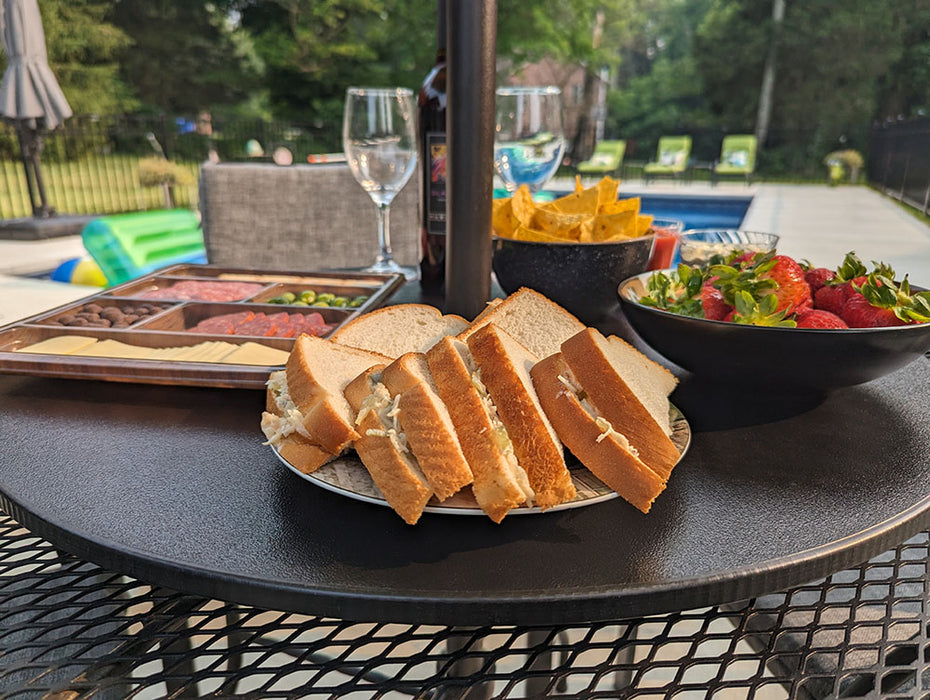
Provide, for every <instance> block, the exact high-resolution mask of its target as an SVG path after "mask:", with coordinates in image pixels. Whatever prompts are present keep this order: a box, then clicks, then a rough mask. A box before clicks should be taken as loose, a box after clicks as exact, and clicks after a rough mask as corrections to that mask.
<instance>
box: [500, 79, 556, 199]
mask: <svg viewBox="0 0 930 700" xmlns="http://www.w3.org/2000/svg"><path fill="white" fill-rule="evenodd" d="M495 111H496V125H495V131H494V169H495V170H496V171H497V174H498V176H499V177H500V178H501V180H503V182H504V186H505V187H506V188H507V191H508V192H514V191H516V189H517V188H518V187H519V186H520V185H526V186H527V187H529V188H530V192H538V191H539V190H540V189H542V188H543V186H544V185H545V184H546V183H547V182H548V181H549V179H550V178H551V177H552V176H553V175H554V174H555V171H556V170H558V167H559V164H560V163H561V162H562V155H563V154H564V153H565V139H564V137H563V135H562V91H561V90H559V89H558V88H557V87H552V86H547V87H503V88H498V89H497V95H496V100H495Z"/></svg>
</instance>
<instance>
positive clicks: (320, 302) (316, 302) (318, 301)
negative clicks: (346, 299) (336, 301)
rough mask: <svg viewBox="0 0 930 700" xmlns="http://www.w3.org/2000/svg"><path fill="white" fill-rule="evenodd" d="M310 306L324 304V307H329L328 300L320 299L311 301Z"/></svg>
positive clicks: (321, 306) (322, 305)
mask: <svg viewBox="0 0 930 700" xmlns="http://www.w3.org/2000/svg"><path fill="white" fill-rule="evenodd" d="M310 306H317V307H319V308H323V307H324V306H325V307H327V308H328V307H329V302H326V301H320V300H319V299H317V300H316V301H315V302H313V303H312V304H310Z"/></svg>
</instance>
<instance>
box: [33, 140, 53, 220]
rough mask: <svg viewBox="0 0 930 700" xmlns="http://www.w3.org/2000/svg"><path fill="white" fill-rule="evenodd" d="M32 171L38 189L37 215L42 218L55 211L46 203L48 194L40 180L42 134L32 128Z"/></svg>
mask: <svg viewBox="0 0 930 700" xmlns="http://www.w3.org/2000/svg"><path fill="white" fill-rule="evenodd" d="M32 143H33V148H32V153H31V156H32V171H33V173H32V174H33V175H34V176H35V179H36V189H37V190H38V191H39V203H40V204H39V212H38V214H37V216H41V217H42V218H43V219H44V218H47V217H49V216H52V215H53V214H54V213H55V210H54V209H52V207H50V206H49V204H48V195H46V194H45V183H44V182H43V181H42V164H41V158H42V147H43V145H44V143H43V140H42V134H40V133H39V132H38V131H37V130H35V129H33V131H32Z"/></svg>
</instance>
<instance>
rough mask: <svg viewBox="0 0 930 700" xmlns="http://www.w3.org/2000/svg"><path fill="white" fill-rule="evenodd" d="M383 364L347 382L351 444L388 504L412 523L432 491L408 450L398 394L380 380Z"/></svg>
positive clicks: (418, 516)
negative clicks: (352, 431)
mask: <svg viewBox="0 0 930 700" xmlns="http://www.w3.org/2000/svg"><path fill="white" fill-rule="evenodd" d="M384 367H385V365H376V366H374V367H371V368H368V369H366V370H364V371H363V372H362V373H361V374H360V375H359V376H358V377H356V378H355V379H354V380H352V381H351V382H349V384H348V385H347V386H346V388H345V397H346V399H347V400H348V403H349V405H350V406H351V408H352V409H353V410H354V411H355V412H356V414H357V418H356V421H355V422H356V426H357V429H358V437H356V439H355V443H354V447H355V451H356V452H357V453H358V456H359V458H360V459H361V460H362V464H364V465H365V468H366V469H367V470H368V473H369V474H371V478H372V480H373V481H374V482H375V485H376V486H377V487H378V489H379V490H380V491H381V494H382V495H383V496H384V499H385V500H386V501H387V502H388V504H389V505H390V506H391V507H392V508H393V509H394V510H395V511H396V512H397V513H398V515H400V517H402V518H403V519H404V521H405V522H406V523H408V524H410V525H413V524H415V523H416V522H417V521H418V520H419V519H420V515H421V514H422V513H423V508H425V507H426V504H427V503H428V502H429V499H430V498H431V497H432V495H433V489H432V487H430V485H429V482H428V481H427V480H426V476H425V475H424V474H423V471H422V470H421V469H420V466H419V464H418V463H417V461H416V459H415V458H414V457H413V454H412V453H411V452H410V449H409V447H408V445H407V437H406V434H405V433H404V430H403V428H402V427H401V425H400V421H399V413H400V408H399V405H398V404H399V398H400V397H399V396H398V397H397V398H395V399H392V398H391V395H390V393H389V392H388V390H387V387H385V385H384V384H383V383H382V382H381V381H380V380H381V373H382V371H383V370H384Z"/></svg>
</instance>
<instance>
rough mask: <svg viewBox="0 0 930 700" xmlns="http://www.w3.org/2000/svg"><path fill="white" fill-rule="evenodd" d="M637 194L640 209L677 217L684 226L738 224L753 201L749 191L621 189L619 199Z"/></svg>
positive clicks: (662, 215)
mask: <svg viewBox="0 0 930 700" xmlns="http://www.w3.org/2000/svg"><path fill="white" fill-rule="evenodd" d="M629 197H639V198H640V199H641V202H642V203H641V205H640V209H641V211H642V212H643V213H645V214H652V215H653V216H655V217H656V218H658V219H678V220H680V221H683V222H684V224H685V229H686V230H687V229H691V228H739V227H740V224H741V223H742V222H743V217H745V216H746V211H747V210H748V209H749V205H750V203H751V202H752V196H751V195H745V196H738V195H721V196H717V195H678V194H647V193H642V192H620V194H619V198H620V199H627V198H629Z"/></svg>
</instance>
